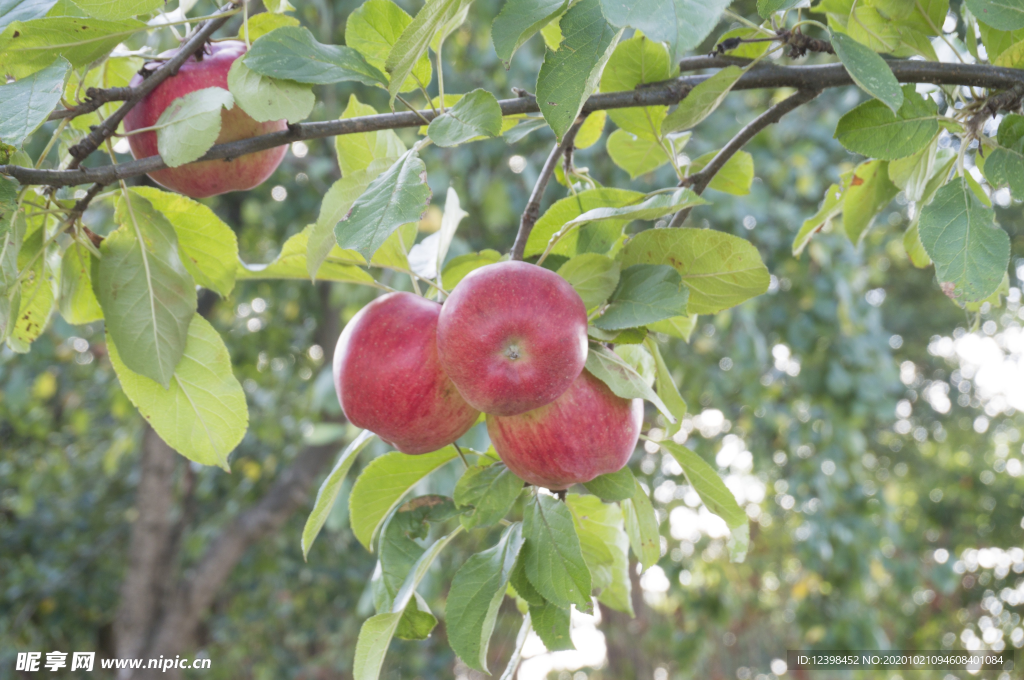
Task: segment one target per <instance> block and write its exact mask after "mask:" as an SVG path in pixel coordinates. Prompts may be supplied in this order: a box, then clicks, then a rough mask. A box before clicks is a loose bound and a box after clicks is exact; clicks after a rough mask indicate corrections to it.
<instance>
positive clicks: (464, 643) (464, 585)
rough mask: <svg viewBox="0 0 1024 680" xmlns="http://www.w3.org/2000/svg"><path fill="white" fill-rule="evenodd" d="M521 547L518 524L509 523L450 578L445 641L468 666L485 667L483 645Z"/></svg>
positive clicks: (479, 668)
mask: <svg viewBox="0 0 1024 680" xmlns="http://www.w3.org/2000/svg"><path fill="white" fill-rule="evenodd" d="M522 547H523V535H522V525H521V524H520V523H519V522H515V523H513V524H511V525H510V526H509V527H508V528H507V529H505V532H504V533H503V534H502V535H501V540H499V541H498V543H497V545H495V546H494V547H492V548H489V549H487V550H484V551H483V552H480V553H477V554H476V555H473V556H472V557H470V558H469V559H468V560H466V563H465V564H464V565H462V568H461V569H459V571H458V572H456V574H455V577H454V578H453V579H452V585H451V589H450V590H449V592H448V602H447V603H446V605H445V623H446V627H447V631H448V642H449V644H451V647H452V650H454V651H455V653H456V654H458V655H459V658H460V659H462V660H463V661H465V662H466V664H467V665H468V666H470V667H471V668H475V669H477V670H481V671H484V672H485V673H487V672H490V671H488V669H487V647H488V645H489V644H490V640H491V633H493V632H494V624H495V623H496V622H497V619H498V609H499V607H501V602H502V600H503V599H505V591H506V589H507V587H508V581H509V577H510V576H511V573H512V569H513V567H514V566H515V563H516V558H517V557H518V556H519V551H520V549H521V548H522Z"/></svg>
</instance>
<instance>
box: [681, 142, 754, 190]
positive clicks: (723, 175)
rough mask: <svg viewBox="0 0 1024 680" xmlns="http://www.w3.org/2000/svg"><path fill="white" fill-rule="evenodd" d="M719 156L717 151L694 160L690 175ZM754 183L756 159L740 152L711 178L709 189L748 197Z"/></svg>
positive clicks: (744, 152)
mask: <svg viewBox="0 0 1024 680" xmlns="http://www.w3.org/2000/svg"><path fill="white" fill-rule="evenodd" d="M717 154H718V152H717V151H711V152H709V153H706V154H704V155H702V156H698V157H697V158H695V159H693V162H692V163H691V164H690V170H689V174H691V175H692V174H694V173H697V172H700V171H701V170H703V169H704V167H705V166H707V164H708V163H710V162H711V159H712V158H714V157H715V156H716V155H717ZM753 183H754V157H753V156H751V155H750V154H749V153H747V152H746V151H739V152H737V153H734V154H733V155H732V156H730V157H729V160H727V161H726V162H725V165H723V166H722V168H721V169H720V170H719V171H718V172H716V173H715V176H714V177H712V178H711V183H710V184H708V189H714V190H715V191H721V192H722V193H726V194H732V195H733V196H746V195H747V194H749V193H750V186H751V185H752V184H753Z"/></svg>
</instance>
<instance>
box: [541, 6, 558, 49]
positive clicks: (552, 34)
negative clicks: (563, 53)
mask: <svg viewBox="0 0 1024 680" xmlns="http://www.w3.org/2000/svg"><path fill="white" fill-rule="evenodd" d="M561 18H562V17H561V15H559V16H557V17H555V18H554V19H552V20H551V21H550V22H548V25H547V26H545V27H544V28H542V29H540V37H542V38H543V39H544V45H546V46H547V48H548V49H549V50H551V51H552V52H555V51H558V46H559V45H561V44H562V28H561V27H560V26H559V25H558V22H559V21H560V20H561Z"/></svg>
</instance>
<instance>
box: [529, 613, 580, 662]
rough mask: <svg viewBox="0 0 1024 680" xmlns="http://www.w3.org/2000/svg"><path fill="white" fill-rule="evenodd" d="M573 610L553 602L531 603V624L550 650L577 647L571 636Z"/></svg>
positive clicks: (556, 650)
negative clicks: (570, 627) (570, 624)
mask: <svg viewBox="0 0 1024 680" xmlns="http://www.w3.org/2000/svg"><path fill="white" fill-rule="evenodd" d="M570 620H571V612H570V610H569V608H568V607H559V606H558V605H556V604H552V603H551V602H543V603H541V604H530V624H531V625H532V626H533V630H534V631H536V633H537V635H538V636H539V637H540V640H541V642H543V643H544V646H545V647H547V648H548V651H550V652H558V651H564V650H567V649H576V645H574V644H573V642H572V638H571V637H570V636H569V623H570Z"/></svg>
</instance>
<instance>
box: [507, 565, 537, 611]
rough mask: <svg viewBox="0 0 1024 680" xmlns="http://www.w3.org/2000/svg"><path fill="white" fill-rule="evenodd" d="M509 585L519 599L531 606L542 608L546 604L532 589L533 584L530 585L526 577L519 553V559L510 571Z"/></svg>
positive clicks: (535, 590) (534, 589)
mask: <svg viewBox="0 0 1024 680" xmlns="http://www.w3.org/2000/svg"><path fill="white" fill-rule="evenodd" d="M509 585H510V586H512V588H513V589H514V590H515V592H516V595H518V596H519V597H521V598H522V599H523V600H525V601H526V602H527V603H528V604H530V605H531V606H532V605H537V606H542V605H543V604H544V603H545V602H546V600H545V599H544V596H543V595H541V594H540V593H539V592H538V591H537V589H536V588H534V587H533V584H532V583H530V579H528V578H527V577H526V566H525V564H524V560H523V554H522V553H521V552H520V554H519V559H518V560H516V564H515V567H513V569H512V574H511V576H510V578H509Z"/></svg>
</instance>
